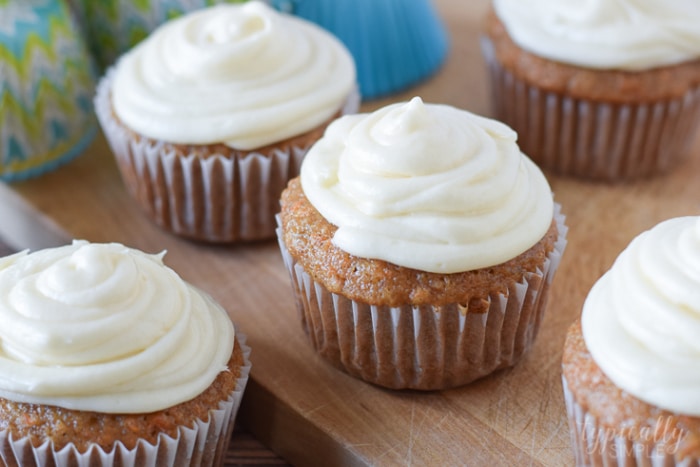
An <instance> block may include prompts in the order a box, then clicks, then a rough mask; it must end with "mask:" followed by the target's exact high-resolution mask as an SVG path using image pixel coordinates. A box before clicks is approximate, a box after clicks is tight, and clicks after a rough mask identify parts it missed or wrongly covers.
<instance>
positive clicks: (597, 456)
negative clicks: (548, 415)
mask: <svg viewBox="0 0 700 467" xmlns="http://www.w3.org/2000/svg"><path fill="white" fill-rule="evenodd" d="M562 386H563V389H564V401H565V403H566V412H567V416H568V419H569V429H570V433H571V443H572V446H573V450H574V457H575V459H576V465H577V466H591V467H630V466H649V467H674V466H683V467H691V466H692V467H697V466H700V459H698V458H692V457H686V458H685V459H682V460H681V459H678V458H677V456H676V455H675V454H676V453H677V446H676V444H677V443H678V434H675V435H674V434H673V433H657V434H656V438H657V439H658V440H656V441H655V440H654V438H655V436H654V434H653V433H647V436H641V437H640V436H638V437H631V436H629V435H625V434H623V433H620V432H619V430H612V429H610V428H609V427H605V426H603V425H601V424H600V423H599V422H598V420H597V418H596V417H595V416H593V415H592V414H591V413H590V412H588V411H586V409H584V408H583V407H582V406H581V405H580V404H579V403H578V402H577V401H576V398H575V397H574V395H573V393H572V392H571V390H570V389H569V386H568V383H567V381H566V377H564V376H562ZM621 428H622V427H621Z"/></svg>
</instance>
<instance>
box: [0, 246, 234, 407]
mask: <svg viewBox="0 0 700 467" xmlns="http://www.w3.org/2000/svg"><path fill="white" fill-rule="evenodd" d="M163 254H164V253H162V254H159V255H149V254H146V253H143V252H141V251H138V250H134V249H130V248H127V247H125V246H123V245H121V244H116V243H110V244H98V243H88V242H86V241H74V242H73V244H71V245H66V246H63V247H58V248H49V249H45V250H39V251H35V252H33V253H28V252H26V251H25V252H21V253H17V254H15V255H12V256H9V257H6V258H3V259H0V322H1V323H2V326H0V397H3V398H6V399H9V400H13V401H17V402H28V403H37V404H48V405H55V406H59V407H65V408H69V409H76V410H90V411H97V412H102V413H147V412H153V411H157V410H161V409H165V408H167V407H171V406H174V405H176V404H178V403H181V402H185V401H187V400H190V399H193V398H194V397H196V396H198V395H199V394H201V393H202V392H203V391H204V390H205V389H206V388H207V387H208V386H209V385H210V384H211V383H212V382H213V381H214V379H215V378H216V376H217V375H218V374H219V373H220V372H221V371H224V370H226V368H227V362H228V360H229V359H230V357H231V353H232V351H233V343H234V338H235V337H234V328H233V324H232V323H231V320H230V319H229V317H228V315H227V314H226V312H225V311H224V310H223V309H222V308H221V307H220V306H219V305H217V304H216V303H215V302H214V301H213V300H212V299H211V298H210V297H209V296H208V295H206V294H204V293H203V292H201V291H199V290H198V289H196V288H194V287H193V286H191V285H189V284H187V283H186V282H184V281H183V280H182V279H181V278H180V277H179V276H178V275H177V274H176V273H175V272H174V271H173V270H172V269H170V268H168V267H167V266H165V265H164V264H163V262H162V258H163Z"/></svg>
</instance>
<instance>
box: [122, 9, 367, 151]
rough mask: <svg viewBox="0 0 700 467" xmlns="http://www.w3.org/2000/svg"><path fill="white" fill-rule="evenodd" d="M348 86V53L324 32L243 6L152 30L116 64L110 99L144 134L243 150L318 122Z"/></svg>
mask: <svg viewBox="0 0 700 467" xmlns="http://www.w3.org/2000/svg"><path fill="white" fill-rule="evenodd" d="M355 80H356V77H355V65H354V61H353V58H352V56H351V55H350V53H349V52H348V50H347V49H346V48H345V47H344V46H343V45H342V43H341V42H340V41H339V40H337V39H336V38H335V37H333V36H332V35H331V34H330V33H328V32H326V31H325V30H323V29H321V28H320V27H318V26H316V25H314V24H313V23H311V22H309V21H305V20H303V19H301V18H296V17H294V16H291V15H286V14H283V13H278V12H276V11H275V10H273V9H272V8H270V7H268V6H266V5H265V4H263V3H261V2H257V1H251V2H247V3H245V4H236V5H233V4H220V5H216V6H212V7H209V8H204V9H201V10H195V11H193V12H191V13H189V14H186V15H184V16H182V17H180V18H177V19H174V20H171V21H169V22H167V23H165V24H163V25H162V26H160V27H159V28H158V29H156V30H155V31H153V33H151V35H150V36H149V37H148V38H147V39H146V40H144V41H143V42H141V43H140V44H139V45H137V46H136V47H134V49H133V50H131V51H130V52H128V53H127V54H125V55H124V56H123V57H122V58H121V59H120V60H119V62H118V63H117V66H116V72H115V75H114V82H113V86H112V102H113V107H114V110H115V113H116V115H117V116H118V117H119V118H120V119H121V120H122V121H123V122H124V123H125V124H126V125H127V126H128V127H130V128H131V129H133V130H135V131H137V132H139V133H141V134H143V135H146V136H148V137H150V138H154V139H159V140H164V141H168V142H173V143H181V144H213V143H225V144H227V145H229V146H231V147H234V148H237V149H243V150H250V149H255V148H258V147H261V146H265V145H267V144H271V143H275V142H278V141H282V140H284V139H286V138H289V137H292V136H296V135H299V134H302V133H304V132H306V131H309V130H311V129H313V128H315V127H317V126H319V125H321V124H322V123H323V122H325V121H326V120H328V119H330V118H331V117H332V116H333V115H335V114H336V113H337V112H338V111H340V110H341V109H342V108H343V105H344V103H345V101H346V100H347V98H348V96H349V95H350V94H351V92H353V89H354V87H355V85H356V82H355Z"/></svg>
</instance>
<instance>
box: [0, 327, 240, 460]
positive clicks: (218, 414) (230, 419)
mask: <svg viewBox="0 0 700 467" xmlns="http://www.w3.org/2000/svg"><path fill="white" fill-rule="evenodd" d="M236 339H237V340H238V342H239V344H240V345H241V349H242V350H243V362H244V363H243V366H242V367H241V375H240V377H239V378H238V381H237V383H236V388H235V390H234V391H233V392H232V393H231V395H230V396H229V397H228V399H226V400H225V401H222V402H221V403H220V404H219V407H218V408H217V409H215V410H211V411H210V412H209V419H208V420H197V421H196V422H195V424H194V426H193V427H181V428H180V429H179V435H178V437H177V438H172V437H170V436H167V435H160V436H159V437H158V441H157V442H156V444H155V445H153V444H150V443H148V442H145V441H139V442H138V443H137V445H136V447H134V448H133V449H127V448H126V447H125V446H124V445H123V444H122V443H120V442H117V443H115V446H114V448H113V449H112V450H111V451H109V452H108V451H105V450H104V449H102V448H101V447H100V446H98V445H92V446H90V447H89V448H88V450H87V451H86V452H84V453H81V452H80V451H79V450H78V449H77V448H76V446H75V445H73V444H68V445H66V446H65V447H64V448H63V449H61V450H59V451H56V450H54V448H53V444H52V443H51V442H49V441H47V442H45V443H44V444H42V445H41V446H38V447H34V446H32V444H31V442H30V441H29V439H27V438H20V439H13V437H12V434H11V433H9V432H8V430H2V431H0V461H2V462H3V464H2V465H7V466H21V467H52V466H55V467H135V466H138V467H156V466H157V467H186V466H190V467H209V466H221V465H223V463H224V458H225V455H226V450H227V447H228V444H229V441H230V439H231V434H232V433H233V425H234V422H235V419H236V415H237V413H238V408H239V407H240V404H241V400H242V398H243V392H244V390H245V387H246V384H247V383H248V376H249V374H250V368H251V363H250V358H249V357H250V347H248V346H247V345H246V336H245V335H244V334H242V333H240V332H238V331H237V332H236Z"/></svg>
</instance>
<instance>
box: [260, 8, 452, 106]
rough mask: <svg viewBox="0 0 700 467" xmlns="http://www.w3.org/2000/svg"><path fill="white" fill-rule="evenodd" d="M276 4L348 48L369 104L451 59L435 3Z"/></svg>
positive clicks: (361, 88)
mask: <svg viewBox="0 0 700 467" xmlns="http://www.w3.org/2000/svg"><path fill="white" fill-rule="evenodd" d="M271 3H272V5H273V6H275V7H276V8H277V9H279V10H281V11H285V12H289V13H293V14H294V15H296V16H299V17H301V18H304V19H307V20H309V21H312V22H314V23H316V24H318V25H320V26H322V27H323V28H325V29H326V30H328V31H330V32H331V33H333V34H334V35H335V36H336V37H338V38H339V39H340V40H341V41H342V42H343V43H344V44H345V46H346V47H347V48H348V49H349V50H350V52H351V54H352V55H353V57H354V59H355V62H356V65H357V76H358V82H359V83H360V93H361V94H362V97H363V98H364V99H374V98H378V97H382V96H385V95H387V94H391V93H396V92H398V91H401V90H403V89H405V88H408V87H410V86H412V85H414V84H417V83H418V82H419V81H421V80H423V79H425V78H427V77H429V76H430V75H432V74H433V73H434V72H436V71H437V70H438V68H439V67H440V66H441V65H442V63H443V62H444V60H445V57H446V56H447V51H448V46H449V40H448V36H447V32H446V29H445V28H444V25H443V24H442V21H441V19H440V17H439V15H438V14H437V12H436V11H435V9H434V7H433V5H432V2H431V1H430V0H410V1H406V0H272V2H271Z"/></svg>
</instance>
